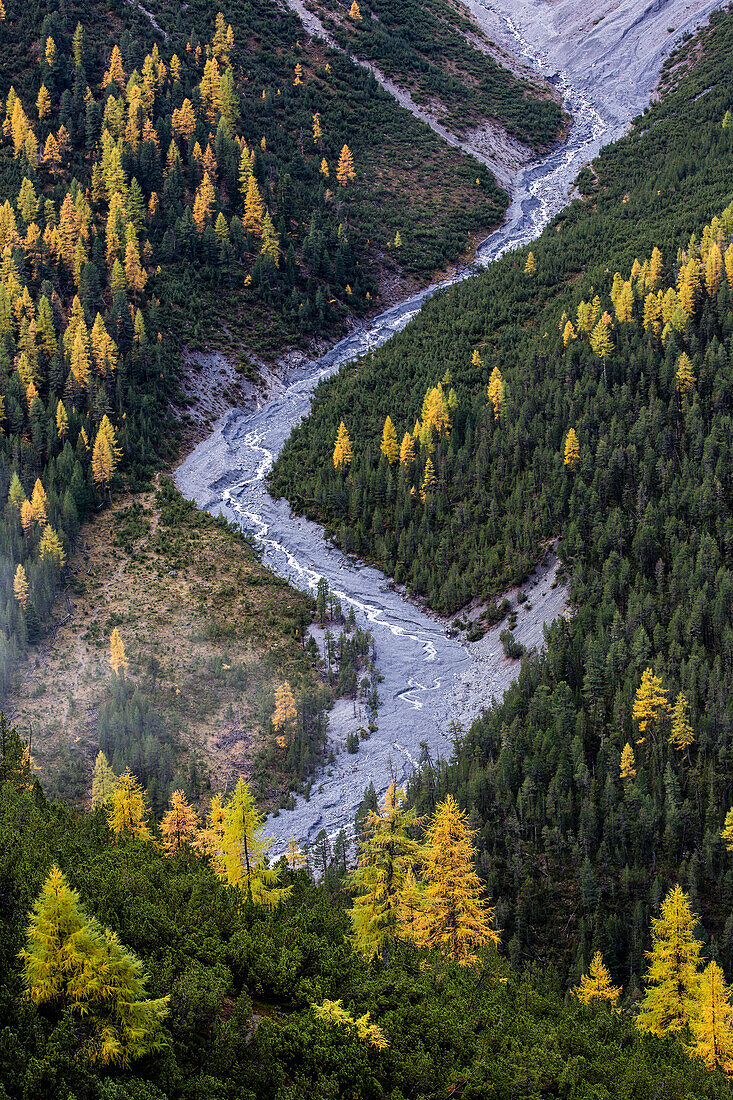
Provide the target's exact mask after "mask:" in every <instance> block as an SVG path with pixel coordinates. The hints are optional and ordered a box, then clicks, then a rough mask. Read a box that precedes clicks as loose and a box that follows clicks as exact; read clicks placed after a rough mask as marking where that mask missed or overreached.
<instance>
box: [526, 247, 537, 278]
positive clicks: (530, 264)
mask: <svg viewBox="0 0 733 1100" xmlns="http://www.w3.org/2000/svg"><path fill="white" fill-rule="evenodd" d="M524 274H525V275H529V277H530V278H531V277H532V276H533V275H536V274H537V261H536V260H535V258H534V252H531V251H530V252H529V253H528V254H527V262H526V264H525V265H524Z"/></svg>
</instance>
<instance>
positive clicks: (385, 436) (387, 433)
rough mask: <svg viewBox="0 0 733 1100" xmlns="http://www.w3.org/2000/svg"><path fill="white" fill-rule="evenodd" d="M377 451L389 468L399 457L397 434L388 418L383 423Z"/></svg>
mask: <svg viewBox="0 0 733 1100" xmlns="http://www.w3.org/2000/svg"><path fill="white" fill-rule="evenodd" d="M379 449H380V451H381V453H382V454H383V455H384V457H385V458H386V459H387V462H389V464H390V466H392V465H394V463H395V462H396V461H397V459H398V458H399V457H400V445H399V443H398V442H397V432H396V431H395V426H394V424H393V423H392V419H391V417H389V416H388V417H387V419H386V420H385V422H384V428H383V429H382V444H381V446H380V448H379Z"/></svg>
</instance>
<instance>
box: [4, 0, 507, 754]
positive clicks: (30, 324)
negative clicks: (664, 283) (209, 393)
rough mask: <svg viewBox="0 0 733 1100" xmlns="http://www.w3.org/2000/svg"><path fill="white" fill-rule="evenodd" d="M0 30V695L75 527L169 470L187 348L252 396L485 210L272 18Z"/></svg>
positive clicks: (500, 195) (17, 14)
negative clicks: (200, 351)
mask: <svg viewBox="0 0 733 1100" xmlns="http://www.w3.org/2000/svg"><path fill="white" fill-rule="evenodd" d="M0 24H1V25H0V59H2V74H1V75H0V92H1V93H2V95H3V100H4V101H3V103H2V114H3V117H4V123H3V128H2V140H1V142H0V204H2V205H1V207H0V209H1V213H0V245H1V246H2V248H3V250H4V252H3V255H4V259H3V267H2V273H1V274H0V281H1V283H2V286H1V288H0V329H1V332H2V336H3V346H2V354H1V355H0V360H1V361H2V372H0V373H2V378H1V379H0V424H1V426H2V433H3V434H2V438H1V439H0V497H1V499H2V501H3V502H4V505H3V506H4V511H3V515H2V519H1V521H0V534H1V538H2V547H3V556H2V562H1V563H0V594H1V599H0V607H1V610H0V690H1V691H2V693H3V695H7V692H8V691H9V690H10V688H11V687H12V684H13V678H14V672H15V669H16V668H17V664H18V660H19V659H22V658H23V657H24V656H25V655H26V654H27V652H28V650H29V647H32V646H33V645H35V644H36V643H37V642H38V640H39V638H41V637H42V636H43V635H44V633H45V632H46V630H47V628H48V627H49V625H50V623H51V617H52V610H53V607H54V601H55V599H56V597H57V594H58V591H59V589H60V588H62V587H63V585H64V580H65V576H66V574H65V573H64V568H65V565H66V562H67V560H68V558H69V556H70V554H72V553H73V552H74V551H75V550H76V549H77V547H78V545H79V532H80V526H81V525H82V524H83V523H84V522H85V521H86V520H87V519H88V518H89V517H90V516H92V515H93V514H95V512H96V511H98V510H99V509H100V508H103V507H104V506H105V504H106V503H109V502H110V501H111V499H112V497H113V495H114V493H115V492H116V491H118V490H120V489H121V488H122V487H123V485H124V486H126V488H128V489H130V490H132V491H138V490H142V489H147V488H149V478H150V477H151V475H152V474H153V473H154V472H155V471H156V470H157V469H158V468H159V466H160V464H161V463H163V462H166V461H168V460H170V459H171V458H172V457H173V455H174V454H175V453H176V451H177V449H178V447H179V445H180V441H181V434H182V433H181V431H180V427H179V422H180V421H181V420H183V422H184V425H186V424H187V423H188V421H187V419H186V418H187V410H188V409H189V408H190V407H191V403H192V402H193V401H195V400H196V396H195V387H191V386H183V387H181V386H180V385H179V382H180V380H181V370H182V369H183V363H182V361H181V353H182V351H183V350H184V347H185V345H186V344H187V345H188V346H189V350H190V349H191V348H196V347H200V346H201V345H202V344H203V342H204V337H205V335H206V334H207V333H208V332H210V331H211V330H212V329H213V328H214V327H215V326H216V327H218V329H219V331H218V333H217V345H218V350H219V351H220V352H221V353H226V354H227V356H228V359H229V368H228V369H229V370H230V372H231V374H233V373H235V369H236V370H238V371H239V372H240V373H242V374H244V375H247V377H249V378H250V379H251V378H255V377H256V373H257V369H256V363H259V359H256V356H265V357H271V358H274V357H276V356H278V355H281V354H282V353H283V352H284V351H285V350H287V348H288V347H290V346H292V345H301V346H302V347H308V346H310V345H311V343H312V342H313V341H314V340H320V339H323V338H325V337H327V336H330V335H332V334H334V333H336V332H338V331H341V330H342V328H343V327H344V326H345V325H347V324H351V323H352V321H353V318H354V317H355V316H361V315H364V314H365V313H367V312H369V311H370V310H371V309H373V308H374V304H375V302H376V301H377V300H378V298H379V296H380V293H381V289H380V288H382V287H383V286H384V287H388V288H391V289H390V293H391V292H392V291H393V290H394V288H395V286H398V285H399V284H400V281H401V280H403V279H404V280H407V282H408V283H412V282H414V281H415V280H417V281H425V280H426V279H427V278H428V277H429V276H430V275H431V274H432V273H433V272H434V271H435V270H436V269H439V268H441V267H443V266H444V265H445V264H447V263H450V262H452V261H454V260H456V259H458V258H459V257H461V256H463V255H465V254H467V252H470V250H471V247H472V244H473V243H475V241H476V239H477V238H479V237H480V236H481V235H483V234H484V233H485V232H486V231H488V229H489V228H490V227H491V226H492V225H494V224H495V223H496V222H497V220H499V219H500V218H501V216H502V214H503V212H504V210H505V208H506V204H507V196H506V195H505V193H504V192H503V191H502V190H501V189H500V188H499V187H498V186H497V185H496V182H495V180H494V179H493V177H492V176H491V174H490V173H489V172H488V171H486V169H485V168H483V167H480V166H477V165H476V164H475V163H474V162H472V161H471V160H470V159H469V158H467V157H465V156H463V155H462V154H461V153H460V152H459V151H457V150H455V149H451V148H448V147H447V146H445V144H444V143H442V142H441V141H439V140H438V139H437V138H436V137H435V136H434V135H433V134H432V133H431V132H430V130H429V129H428V128H427V127H425V126H422V125H421V124H419V123H417V122H415V121H414V120H413V119H412V118H411V117H410V116H409V115H408V114H406V113H405V112H404V111H402V110H401V109H400V108H399V107H398V106H397V104H396V103H395V101H394V100H393V99H392V98H391V97H390V96H389V95H387V94H386V93H384V92H383V91H382V90H381V89H380V88H379V87H378V85H377V84H376V83H375V82H374V80H373V79H372V77H371V76H370V75H369V74H368V73H366V72H365V71H364V70H363V69H361V68H359V67H358V66H355V65H354V64H353V63H351V62H350V61H349V60H348V59H347V58H346V57H345V56H344V55H343V54H342V53H340V52H339V51H334V50H330V49H327V48H325V47H324V46H323V45H322V44H318V43H314V42H311V41H309V40H307V38H306V36H305V35H304V34H303V30H302V27H301V25H300V23H299V22H298V20H297V19H296V18H295V16H293V15H292V14H291V13H288V12H286V11H283V10H281V9H280V8H278V7H277V5H276V4H275V3H273V2H272V0H264V2H263V3H258V4H250V3H246V2H238V3H234V4H233V5H232V7H231V10H230V11H228V12H227V13H219V14H217V13H216V12H214V11H212V10H210V9H209V8H208V7H207V6H206V5H205V4H203V3H201V2H198V3H194V4H191V5H188V6H187V7H186V9H185V11H184V10H181V9H180V8H179V7H178V6H173V5H166V4H160V5H157V6H155V10H154V11H150V12H148V11H147V10H146V9H144V8H140V7H138V6H136V5H131V4H128V3H126V2H124V0H115V2H113V3H112V4H111V5H100V4H98V3H95V2H90V3H89V4H81V3H80V4H72V5H71V6H68V5H67V6H64V7H62V8H56V7H52V8H48V7H45V6H44V5H43V4H31V5H30V6H29V5H21V4H20V3H16V2H15V0H13V2H12V3H9V5H8V7H7V9H6V12H5V18H4V20H0ZM517 94H518V95H523V94H524V87H523V86H517ZM339 164H341V170H340V172H339ZM339 176H340V178H339ZM405 196H409V198H408V199H407V200H406V198H405ZM184 362H185V363H190V356H189V358H188V359H186V360H185V361H184ZM232 364H233V365H232ZM231 374H230V376H231ZM227 394H228V395H229V397H228V398H227ZM227 399H231V392H230V390H229V389H228V388H227V389H226V391H225V392H224V393H223V394H222V397H221V400H224V401H225V400H227ZM215 400H216V401H219V400H220V398H219V397H217V398H216V399H215ZM191 419H195V418H191ZM186 430H187V429H186ZM138 503H139V502H138ZM90 537H92V536H91V534H90ZM19 569H20V572H18V570H19ZM57 617H60V616H57ZM49 720H50V721H54V720H58V718H57V717H56V718H50V719H49ZM75 735H76V733H75Z"/></svg>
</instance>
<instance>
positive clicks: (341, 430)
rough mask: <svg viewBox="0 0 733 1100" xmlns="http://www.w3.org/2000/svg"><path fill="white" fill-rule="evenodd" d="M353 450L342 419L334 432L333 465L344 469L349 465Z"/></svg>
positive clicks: (337, 468) (335, 467)
mask: <svg viewBox="0 0 733 1100" xmlns="http://www.w3.org/2000/svg"><path fill="white" fill-rule="evenodd" d="M353 457H354V452H353V450H352V447H351V439H350V437H349V433H348V430H347V428H346V425H345V424H344V422H343V420H342V421H341V423H340V424H339V427H338V431H337V433H336V441H335V443H334V446H333V465H334V469H336V470H342V471H343V470H346V469H347V467H348V466H350V465H351V460H352V458H353Z"/></svg>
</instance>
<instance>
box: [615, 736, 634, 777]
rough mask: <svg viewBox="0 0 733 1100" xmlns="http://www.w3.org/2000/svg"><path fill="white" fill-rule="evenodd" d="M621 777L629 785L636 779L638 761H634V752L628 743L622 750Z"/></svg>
mask: <svg viewBox="0 0 733 1100" xmlns="http://www.w3.org/2000/svg"><path fill="white" fill-rule="evenodd" d="M619 777H620V778H621V779H623V781H624V783H629V782H631V781H632V780H633V779H636V760H635V759H634V750H633V749H632V747H631V745H630V744H629V743H628V741H627V742H626V744H625V745H624V747H623V749H622V750H621V767H620V773H619Z"/></svg>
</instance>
